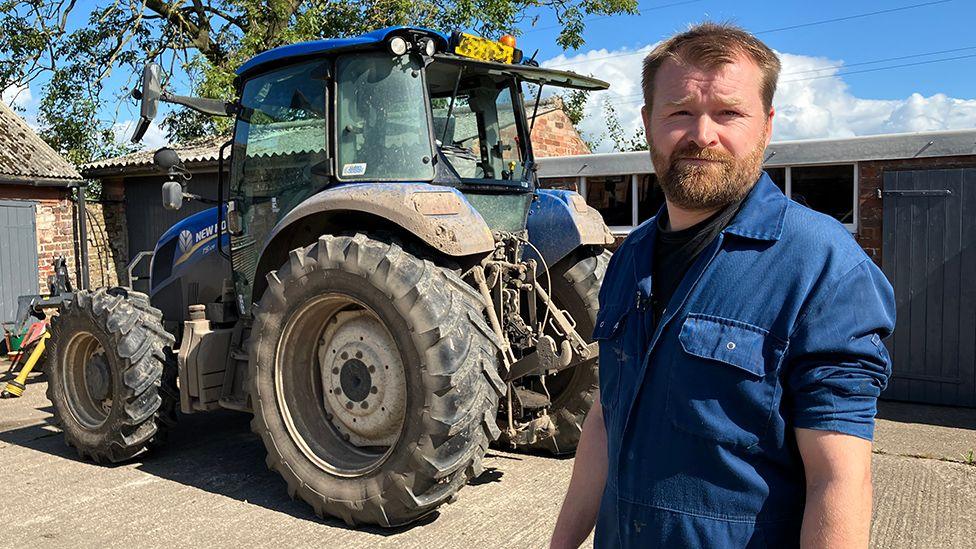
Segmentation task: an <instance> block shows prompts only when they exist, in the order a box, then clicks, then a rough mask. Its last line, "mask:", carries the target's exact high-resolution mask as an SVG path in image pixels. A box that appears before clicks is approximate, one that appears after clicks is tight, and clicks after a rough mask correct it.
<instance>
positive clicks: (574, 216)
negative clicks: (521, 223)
mask: <svg viewBox="0 0 976 549" xmlns="http://www.w3.org/2000/svg"><path fill="white" fill-rule="evenodd" d="M527 229H528V231H529V241H530V242H531V243H532V245H533V246H535V247H536V248H538V250H539V252H540V253H541V254H542V258H543V259H545V261H546V264H548V265H549V266H552V265H555V264H556V263H557V262H558V261H559V260H560V259H562V258H564V257H566V256H567V255H569V253H570V252H572V251H573V250H575V249H576V248H578V247H579V246H582V245H585V244H597V245H601V246H606V245H608V244H613V234H611V233H610V228H609V227H607V225H606V223H604V222H603V216H601V215H600V212H598V211H596V210H595V209H594V208H592V207H590V206H589V205H587V203H586V200H585V199H584V198H583V197H582V196H580V195H579V193H576V192H573V191H565V190H560V189H539V190H537V191H536V200H534V201H532V207H531V208H530V209H529V219H528V224H527ZM523 257H524V258H525V259H535V260H537V261H538V259H539V254H537V253H536V252H535V250H533V249H532V248H531V247H530V248H528V249H526V250H525V252H524V253H523Z"/></svg>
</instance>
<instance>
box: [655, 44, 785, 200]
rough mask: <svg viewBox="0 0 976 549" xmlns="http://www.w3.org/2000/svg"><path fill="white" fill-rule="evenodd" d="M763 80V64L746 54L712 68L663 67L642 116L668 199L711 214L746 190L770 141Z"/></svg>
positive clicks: (667, 63) (671, 62)
mask: <svg viewBox="0 0 976 549" xmlns="http://www.w3.org/2000/svg"><path fill="white" fill-rule="evenodd" d="M761 82H762V72H761V71H760V69H759V66H758V65H756V64H755V62H753V61H752V60H751V59H750V58H748V57H747V56H745V55H742V54H739V55H737V56H736V57H735V60H734V61H733V62H732V63H729V64H725V65H721V66H720V67H718V68H716V69H712V70H709V69H703V68H698V67H693V66H690V65H683V64H679V63H678V62H676V61H674V60H671V59H669V60H667V61H665V62H664V63H663V64H662V65H661V67H660V68H659V69H658V71H657V74H656V76H655V81H654V94H653V104H652V105H651V110H650V112H647V108H646V107H644V108H643V109H641V115H642V117H643V118H644V128H645V130H646V133H647V140H648V146H649V148H650V150H651V160H652V161H653V163H654V171H655V172H656V173H657V177H658V182H659V183H660V185H661V189H662V190H663V191H664V195H665V197H666V198H667V199H668V202H670V203H671V204H673V205H675V206H678V207H680V208H684V209H688V210H708V209H714V208H719V207H722V206H725V205H726V204H729V203H731V202H734V201H735V200H738V199H739V198H742V197H743V196H745V194H746V193H748V191H749V189H750V188H751V186H752V184H753V183H755V182H756V179H757V178H758V177H759V172H760V169H761V166H762V155H763V151H764V150H765V149H766V146H767V145H768V144H769V139H770V138H771V137H772V121H773V111H772V109H770V110H769V111H767V110H766V109H765V107H763V102H762V92H761Z"/></svg>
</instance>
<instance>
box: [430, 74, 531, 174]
mask: <svg viewBox="0 0 976 549" xmlns="http://www.w3.org/2000/svg"><path fill="white" fill-rule="evenodd" d="M459 71H460V72H459ZM427 80H428V86H429V88H430V96H431V98H432V99H431V109H432V112H433V119H434V139H435V140H436V143H437V146H438V148H439V150H440V154H441V155H442V158H444V159H445V160H447V162H449V163H450V164H451V166H452V167H453V168H454V170H455V171H456V172H457V173H458V175H459V176H460V177H461V179H462V180H470V181H472V182H475V181H476V182H483V183H491V182H493V181H500V180H501V181H515V182H518V181H521V179H522V175H523V168H524V161H525V158H524V157H525V152H526V151H525V145H524V144H523V143H524V141H523V139H524V134H525V131H524V128H522V124H521V123H520V122H519V117H518V116H517V114H516V110H515V104H516V101H517V98H518V97H519V95H518V94H517V93H516V90H517V89H518V88H517V87H516V86H517V83H516V82H515V80H514V79H513V78H511V77H507V76H497V75H490V74H487V73H485V72H480V71H479V70H478V69H471V68H469V67H466V66H463V65H454V64H448V63H434V64H432V65H431V66H430V67H428V69H427ZM455 86H456V87H457V94H455V93H454V89H455ZM452 103H453V105H452Z"/></svg>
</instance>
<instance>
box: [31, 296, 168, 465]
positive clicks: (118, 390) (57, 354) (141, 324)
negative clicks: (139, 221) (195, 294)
mask: <svg viewBox="0 0 976 549" xmlns="http://www.w3.org/2000/svg"><path fill="white" fill-rule="evenodd" d="M51 332H52V335H51V340H50V343H49V344H48V345H49V346H48V352H47V355H48V359H47V360H48V363H47V372H48V388H47V397H48V399H50V401H51V403H52V404H53V405H54V419H55V423H56V424H57V425H58V426H59V427H60V428H61V429H62V430H63V431H64V437H65V441H66V442H67V443H68V445H69V446H73V447H74V448H75V449H76V450H77V451H78V454H79V455H80V456H81V457H83V458H89V459H91V460H93V461H95V462H105V461H109V462H118V461H124V460H126V459H129V458H131V457H133V456H135V455H136V454H138V453H139V452H140V451H142V450H143V449H144V448H147V447H151V446H155V445H157V444H158V443H159V442H161V441H162V440H163V438H164V436H165V434H166V431H167V430H168V428H169V427H170V426H171V425H172V423H173V422H174V421H175V417H176V408H177V406H178V398H179V397H178V394H177V392H176V386H175V375H176V369H177V366H176V360H175V357H174V355H173V351H172V345H173V336H171V335H170V334H168V333H167V332H166V331H165V330H164V329H163V326H162V315H161V313H160V312H159V310H158V309H154V308H153V307H152V306H150V305H149V298H148V297H147V296H146V295H145V294H141V293H138V292H133V291H129V290H126V289H124V288H111V289H100V290H95V291H79V292H77V293H76V294H75V296H74V298H73V299H72V300H71V301H70V302H69V303H68V304H67V305H65V306H64V307H63V308H62V309H61V311H60V313H59V314H58V315H57V316H56V317H55V318H54V319H53V320H52V322H51Z"/></svg>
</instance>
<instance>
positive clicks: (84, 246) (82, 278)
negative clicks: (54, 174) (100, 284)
mask: <svg viewBox="0 0 976 549" xmlns="http://www.w3.org/2000/svg"><path fill="white" fill-rule="evenodd" d="M87 187H88V184H87V183H79V184H78V187H77V189H78V238H79V240H81V242H80V243H79V246H78V248H79V250H80V252H81V260H80V268H79V269H78V273H79V280H78V286H79V289H82V290H87V289H88V208H87V205H86V202H85V189H86V188H87Z"/></svg>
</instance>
